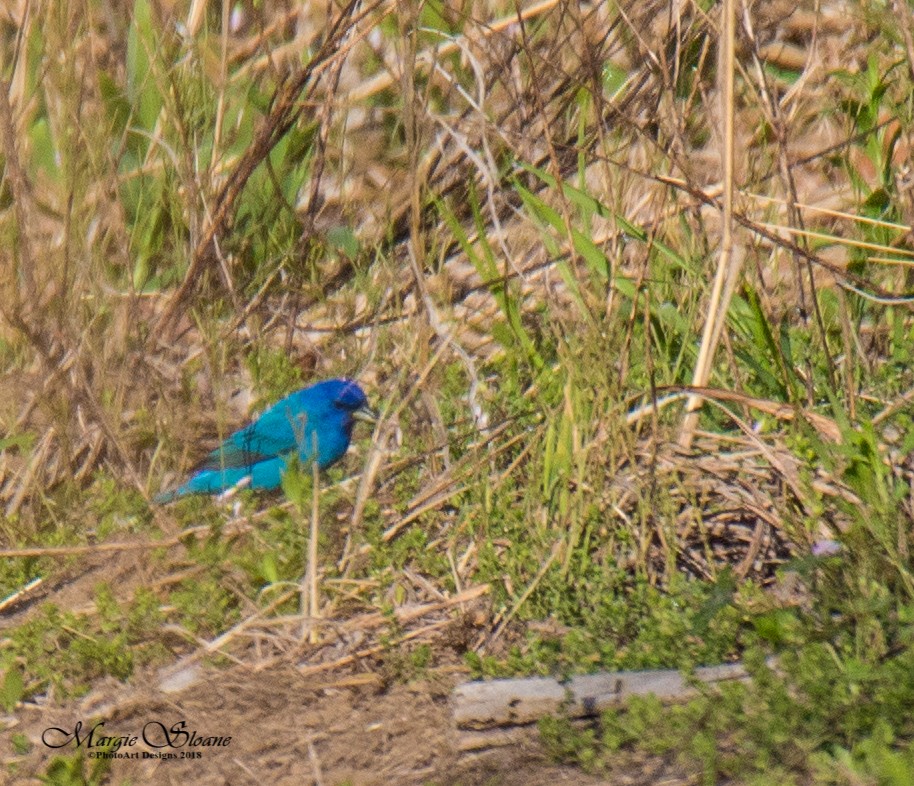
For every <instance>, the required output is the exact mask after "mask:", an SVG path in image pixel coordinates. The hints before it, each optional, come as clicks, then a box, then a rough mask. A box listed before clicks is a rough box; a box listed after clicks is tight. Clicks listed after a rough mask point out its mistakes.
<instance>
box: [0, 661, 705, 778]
mask: <svg viewBox="0 0 914 786" xmlns="http://www.w3.org/2000/svg"><path fill="white" fill-rule="evenodd" d="M461 679H462V677H460V676H459V675H455V674H450V675H446V676H442V677H440V678H436V677H433V678H431V679H427V680H425V681H422V682H419V683H415V684H410V685H402V684H401V685H394V686H392V687H389V688H381V687H380V683H379V682H378V681H377V680H372V679H370V675H369V678H367V679H362V678H353V677H340V678H339V679H336V680H326V679H324V680H322V681H321V682H317V681H315V680H311V681H308V680H306V679H305V678H303V677H301V675H299V674H298V672H297V671H296V670H295V669H294V668H293V667H283V668H279V669H275V670H272V671H268V672H264V673H253V672H252V671H251V670H249V669H247V668H244V669H242V668H233V669H228V670H216V669H212V670H206V671H205V672H204V673H203V675H202V678H201V679H200V681H199V682H197V684H195V685H193V686H192V687H191V688H189V689H187V690H186V691H183V692H181V693H178V694H171V695H169V694H164V693H160V692H148V693H142V691H140V692H135V693H134V694H133V695H132V696H130V695H128V696H125V695H124V694H125V690H124V686H123V685H120V684H117V683H114V682H113V681H112V683H111V684H110V685H108V686H105V687H104V688H103V689H101V690H100V691H99V690H97V691H95V692H94V693H93V698H92V702H91V704H92V705H94V706H95V707H98V706H99V704H100V703H104V702H105V698H106V697H105V693H106V692H107V693H108V696H107V698H108V699H109V700H110V701H112V702H114V706H115V709H114V710H113V711H112V712H110V713H106V716H107V720H106V721H105V723H104V726H103V727H101V728H100V729H99V730H97V731H96V735H102V734H107V735H110V736H137V737H138V738H139V739H138V740H137V742H136V743H135V744H134V745H132V746H127V745H125V746H124V747H123V748H122V749H121V752H122V753H125V754H126V753H128V752H129V753H130V754H132V753H133V752H136V753H137V754H138V758H122V759H117V760H115V761H114V763H113V766H112V768H111V771H110V779H109V782H110V783H118V784H119V783H123V782H130V783H134V784H143V783H155V784H182V785H184V784H205V785H207V786H209V785H210V784H212V785H213V786H216V785H217V784H220V785H221V784H226V785H227V784H232V785H233V786H239V785H243V784H258V786H260V785H262V784H265V783H268V784H315V785H316V786H318V785H321V784H327V785H328V786H329V784H352V786H373V785H374V784H403V785H404V786H406V785H408V784H441V786H445V785H447V784H453V785H454V786H456V785H457V784H461V786H477V785H478V786H483V784H485V785H486V786H522V785H523V786H551V785H552V784H571V785H573V786H597V784H628V785H630V786H636V785H637V786H685V785H686V784H690V783H694V782H696V781H695V780H694V779H692V778H690V777H689V776H688V775H685V774H683V773H682V771H681V769H679V768H677V767H676V766H674V765H670V764H668V763H667V762H664V761H661V760H646V761H644V760H642V761H632V760H629V761H620V763H619V764H620V766H619V768H618V770H617V769H616V768H615V767H614V768H613V772H612V774H611V775H607V776H603V777H598V776H594V775H589V774H586V773H584V772H582V771H581V770H580V769H578V768H575V767H571V766H562V765H557V764H555V763H554V762H553V761H552V760H550V758H549V757H548V756H547V755H546V753H545V752H544V751H543V749H542V746H541V745H540V743H539V741H538V738H537V734H536V732H535V731H534V730H531V732H530V734H529V737H528V739H526V740H525V741H522V742H521V743H519V744H516V745H513V746H511V747H506V748H498V749H493V750H490V751H487V752H482V753H472V754H460V753H459V752H458V751H457V750H456V740H457V736H458V735H457V732H456V729H455V728H454V727H453V724H452V719H451V706H450V694H451V688H452V686H453V685H454V684H456V683H457V682H459V681H461ZM138 682H139V680H138ZM354 682H355V683H357V682H363V683H365V684H362V685H358V684H351V683H354ZM347 683H350V684H348V685H347ZM108 706H109V707H110V706H111V705H110V704H109V705H108ZM91 713H92V706H90V705H87V703H86V702H85V701H84V702H76V703H73V704H70V705H64V706H57V707H50V706H48V707H43V708H40V707H36V706H29V707H25V708H23V709H22V710H21V711H19V712H17V721H18V723H17V725H16V726H15V728H14V729H11V730H8V731H7V732H4V733H3V735H2V736H0V740H2V743H3V747H4V748H5V749H6V751H7V752H9V751H10V750H11V748H10V744H11V743H10V734H11V732H13V731H15V732H19V733H24V734H26V736H27V737H28V738H29V739H30V740H31V741H32V743H33V748H32V751H31V753H30V754H28V755H26V756H22V757H17V759H18V762H19V770H20V773H21V774H20V775H19V776H18V778H17V779H15V780H14V781H13V783H15V784H22V785H23V786H25V784H38V783H40V782H41V781H40V780H39V777H40V776H41V775H42V774H44V773H45V772H46V770H47V765H48V762H49V761H50V759H51V758H52V757H53V756H54V755H55V754H57V753H61V752H69V753H71V752H72V751H73V750H74V742H73V741H71V742H69V744H68V745H66V746H65V747H63V748H62V749H61V750H59V751H55V750H53V749H51V748H49V747H47V746H46V745H44V744H43V743H42V735H43V734H44V735H45V739H46V740H48V741H49V742H51V743H52V744H54V743H56V742H57V741H62V740H63V739H64V737H63V736H61V735H62V734H64V733H68V734H70V735H72V733H73V730H74V728H75V724H76V723H77V722H78V721H79V720H82V721H83V727H82V730H81V732H82V736H83V738H84V740H85V737H86V735H87V733H88V731H89V728H90V727H91V725H92V721H91V717H92V715H91ZM181 721H184V722H185V723H186V726H185V727H183V728H184V730H186V731H187V732H189V733H195V734H196V737H197V738H212V737H221V738H227V737H231V740H230V742H228V744H227V745H224V746H221V747H219V746H211V747H196V746H190V745H188V746H184V747H182V748H175V749H174V751H175V753H176V754H177V755H178V756H182V755H183V756H185V757H188V758H176V759H171V760H168V759H164V760H163V759H152V758H146V759H143V758H141V757H142V756H143V755H144V752H151V751H154V750H155V749H154V748H151V747H150V746H148V745H146V744H144V742H143V738H142V735H143V730H144V728H145V729H146V733H147V735H148V737H149V738H150V740H151V741H155V740H154V739H153V737H154V735H155V734H156V733H158V734H159V735H161V726H160V725H159V724H161V725H162V726H164V727H166V728H168V729H171V728H172V727H173V726H174V725H175V724H178V723H180V722H181ZM48 729H60V730H63V731H62V732H59V731H51V732H48V731H47V730H48ZM4 738H5V739H4ZM173 739H176V740H177V738H176V737H173ZM184 739H186V738H184ZM86 744H87V742H86V741H84V743H83V747H84V748H85V747H86ZM165 750H168V748H165ZM198 753H199V758H196V756H197V754H198ZM5 758H6V761H7V762H9V761H11V759H10V758H9V753H7V756H6V757H5Z"/></svg>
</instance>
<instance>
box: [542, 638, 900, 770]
mask: <svg viewBox="0 0 914 786" xmlns="http://www.w3.org/2000/svg"><path fill="white" fill-rule="evenodd" d="M801 624H803V623H801ZM801 635H802V637H803V638H805V639H806V643H804V644H800V645H798V646H797V647H796V648H795V649H791V650H788V651H784V652H782V653H781V655H780V656H779V658H778V662H777V666H776V667H774V668H772V667H770V666H768V665H766V662H765V656H764V651H763V650H762V649H759V648H750V649H748V650H747V651H746V653H745V663H746V665H747V668H748V670H749V672H750V675H751V681H748V682H745V683H728V684H724V685H721V686H720V690H719V692H718V691H713V692H712V691H708V690H707V689H706V688H705V689H704V691H705V693H704V695H702V696H700V697H699V698H696V699H693V700H691V701H688V702H686V703H684V704H679V705H673V706H664V705H663V704H662V703H661V702H660V701H659V700H658V699H657V698H656V697H653V696H648V697H636V698H633V699H631V700H630V701H629V702H628V703H627V705H626V706H625V707H624V708H619V709H611V710H608V711H606V712H604V713H603V715H602V716H601V718H600V721H599V723H598V724H597V725H596V726H595V727H590V728H587V729H585V730H580V729H579V728H578V727H576V726H574V725H572V724H571V723H570V722H568V721H567V720H565V719H562V718H549V719H546V720H544V721H543V722H542V723H541V725H540V730H541V733H542V735H543V738H544V740H545V741H546V742H547V744H548V745H549V747H550V748H551V750H552V753H553V755H554V756H556V758H558V759H561V760H563V761H573V762H575V763H577V764H579V765H581V766H583V767H585V768H587V769H588V770H591V771H595V772H599V771H610V770H611V767H612V761H613V759H614V756H615V755H616V753H617V752H618V751H619V750H621V749H636V750H639V751H642V752H644V753H648V754H651V755H657V756H669V755H675V756H678V757H679V758H680V759H681V760H682V761H683V762H686V763H688V764H690V765H694V764H695V763H699V764H700V766H701V769H702V770H703V773H704V778H703V782H704V783H707V784H715V783H720V782H721V780H722V779H726V780H727V782H734V783H741V784H758V785H759V786H761V785H762V784H765V785H766V786H781V784H789V783H795V784H801V783H803V784H805V783H816V784H850V783H858V782H865V783H885V784H898V786H901V784H906V783H911V782H912V778H914V726H912V721H911V714H910V711H909V708H910V701H911V700H912V698H914V670H912V666H914V656H912V654H911V651H910V650H907V651H905V652H898V653H895V654H894V655H892V656H890V657H887V658H880V657H878V656H875V655H873V654H872V653H866V652H852V651H850V650H848V649H846V648H845V647H842V646H841V645H840V643H839V644H838V646H835V645H834V644H832V643H830V642H822V641H819V642H816V641H810V639H812V638H815V637H817V631H815V630H813V629H810V628H806V629H805V630H804V631H803V632H802V634H801Z"/></svg>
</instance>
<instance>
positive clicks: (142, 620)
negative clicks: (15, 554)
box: [3, 584, 166, 703]
mask: <svg viewBox="0 0 914 786" xmlns="http://www.w3.org/2000/svg"><path fill="white" fill-rule="evenodd" d="M95 606H96V608H95V613H94V614H88V613H74V612H70V611H62V610H61V609H58V608H57V607H56V606H53V605H50V604H48V605H46V606H45V607H44V608H43V609H42V611H41V613H40V614H36V615H34V616H33V617H32V618H31V619H30V620H28V621H27V622H25V623H23V624H22V625H20V626H18V627H16V628H13V629H11V630H9V631H7V634H6V635H7V636H8V640H9V646H8V647H7V648H6V650H5V651H4V654H3V667H4V671H5V672H6V679H5V680H4V695H5V701H8V703H14V702H15V701H18V700H19V699H22V698H25V697H27V696H30V695H33V694H34V693H36V692H39V691H41V690H44V689H46V688H47V687H48V686H53V688H54V691H55V693H56V695H58V696H60V697H67V696H78V695H81V694H83V693H85V692H86V691H88V690H89V688H90V687H91V684H92V682H93V681H94V680H96V679H98V678H100V677H103V676H105V675H111V676H113V677H116V678H117V679H121V680H125V679H127V678H128V677H130V675H131V674H132V673H133V670H134V668H136V667H137V666H138V665H141V664H144V663H149V662H151V661H154V660H157V659H159V658H162V657H163V656H164V655H165V654H166V652H165V649H164V647H163V646H162V645H161V643H159V642H158V641H157V632H158V626H159V624H160V623H161V615H160V613H159V603H158V600H157V598H156V597H155V596H154V595H153V594H152V593H151V592H147V591H145V590H142V589H140V590H138V591H137V593H136V595H135V596H134V598H133V600H132V601H131V603H130V604H126V605H125V604H123V603H121V602H119V601H118V600H117V599H116V598H115V596H114V594H113V591H112V590H111V588H110V587H108V586H107V585H104V584H102V585H99V587H98V588H97V589H96V594H95ZM20 672H21V674H20ZM11 674H20V676H18V677H16V678H15V685H18V689H16V688H15V685H14V684H12V683H10V679H11V678H10V675H11Z"/></svg>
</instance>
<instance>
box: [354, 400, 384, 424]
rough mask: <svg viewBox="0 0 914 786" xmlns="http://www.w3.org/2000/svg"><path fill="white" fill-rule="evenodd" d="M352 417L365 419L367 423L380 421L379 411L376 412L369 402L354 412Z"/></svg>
mask: <svg viewBox="0 0 914 786" xmlns="http://www.w3.org/2000/svg"><path fill="white" fill-rule="evenodd" d="M352 417H353V419H355V420H364V421H365V422H366V423H371V424H375V423H377V421H378V413H377V412H375V411H374V410H373V409H372V408H371V407H369V406H368V405H367V404H363V405H362V406H361V407H359V408H358V409H357V410H356V411H355V412H353V413H352Z"/></svg>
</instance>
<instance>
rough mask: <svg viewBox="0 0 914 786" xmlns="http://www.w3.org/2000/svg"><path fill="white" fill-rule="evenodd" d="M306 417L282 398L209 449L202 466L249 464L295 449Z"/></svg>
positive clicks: (301, 436)
mask: <svg viewBox="0 0 914 786" xmlns="http://www.w3.org/2000/svg"><path fill="white" fill-rule="evenodd" d="M306 422H307V418H306V416H305V414H304V413H303V412H300V411H299V412H295V411H294V407H292V406H290V402H288V401H281V402H279V404H277V405H275V406H274V407H272V408H271V409H268V410H267V411H266V412H264V413H263V415H261V416H260V417H259V418H258V419H257V420H256V421H254V422H253V423H252V424H251V425H250V426H247V427H245V428H243V429H241V430H240V431H236V432H235V433H234V434H232V435H231V436H230V437H229V438H228V439H226V440H225V442H223V443H222V445H220V446H219V447H218V448H216V449H215V450H214V451H213V452H212V453H210V454H209V455H208V456H207V457H206V458H205V459H204V460H203V463H202V464H201V465H200V466H199V467H198V471H199V470H208V469H229V468H232V467H250V466H253V465H254V464H257V463H259V462H261V461H268V460H269V459H273V458H276V457H277V456H281V455H284V454H286V453H290V452H291V451H293V450H295V449H296V448H297V447H298V445H299V442H300V441H301V440H302V438H303V434H304V433H305V423H306Z"/></svg>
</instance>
